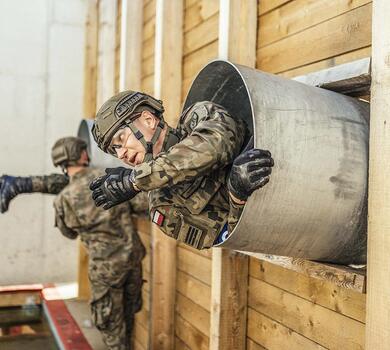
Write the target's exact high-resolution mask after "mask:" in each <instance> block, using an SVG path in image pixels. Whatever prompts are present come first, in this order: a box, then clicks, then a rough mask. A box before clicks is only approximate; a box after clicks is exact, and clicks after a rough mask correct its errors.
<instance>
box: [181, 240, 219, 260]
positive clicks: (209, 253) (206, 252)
mask: <svg viewBox="0 0 390 350" xmlns="http://www.w3.org/2000/svg"><path fill="white" fill-rule="evenodd" d="M178 246H179V247H180V248H183V249H186V250H189V251H190V252H192V253H194V254H198V255H200V256H203V257H205V258H207V259H211V257H212V249H202V250H199V249H195V248H192V247H191V246H189V245H187V244H184V243H181V242H179V243H178Z"/></svg>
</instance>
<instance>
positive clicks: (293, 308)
mask: <svg viewBox="0 0 390 350" xmlns="http://www.w3.org/2000/svg"><path fill="white" fill-rule="evenodd" d="M248 299H249V303H248V304H249V306H250V307H251V308H253V309H255V310H256V311H258V312H260V313H262V314H264V315H266V316H267V317H270V318H272V319H273V320H275V321H277V322H279V323H281V324H283V325H284V326H286V327H288V328H290V329H292V330H293V331H295V332H297V333H299V334H302V335H303V336H305V337H306V338H309V339H311V340H313V341H315V342H316V343H318V344H321V345H322V346H324V347H326V348H331V349H345V350H347V349H363V348H364V324H363V323H361V322H358V321H356V320H353V319H351V318H349V317H346V316H343V315H341V314H339V313H337V312H334V311H331V310H329V309H327V308H324V307H322V306H320V305H316V304H313V303H312V302H310V301H307V300H305V299H302V298H300V297H297V296H296V295H293V294H291V293H288V292H285V291H283V290H281V289H279V288H276V287H274V286H272V285H270V284H268V283H265V282H263V281H260V280H257V279H255V278H251V277H250V279H249V296H248ZM261 344H262V343H261ZM262 345H264V344H262Z"/></svg>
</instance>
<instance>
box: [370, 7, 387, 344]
mask: <svg viewBox="0 0 390 350" xmlns="http://www.w3.org/2000/svg"><path fill="white" fill-rule="evenodd" d="M389 16H390V2H389V1H388V0H374V1H373V18H372V29H373V30H372V63H371V64H372V68H371V69H372V87H371V122H370V123H371V124H370V162H369V187H368V188H369V194H368V217H369V221H368V266H367V269H368V286H367V306H366V307H367V324H366V349H367V350H381V349H383V350H384V349H390V254H389V252H390V180H389V173H390V117H389V115H390V22H389V20H388V18H389Z"/></svg>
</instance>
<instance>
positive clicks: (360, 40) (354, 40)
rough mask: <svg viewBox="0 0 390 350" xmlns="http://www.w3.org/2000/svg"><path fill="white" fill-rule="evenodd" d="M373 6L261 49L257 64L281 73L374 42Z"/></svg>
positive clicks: (364, 7)
mask: <svg viewBox="0 0 390 350" xmlns="http://www.w3.org/2000/svg"><path fill="white" fill-rule="evenodd" d="M371 8H372V6H371V4H367V5H365V6H361V7H359V8H356V9H354V10H352V11H349V12H347V13H345V14H343V15H341V16H338V17H335V18H332V19H330V20H329V21H326V22H323V23H320V24H318V25H316V26H313V27H310V28H308V29H307V30H304V31H302V32H299V33H297V34H294V35H291V36H289V37H287V38H284V39H282V40H279V41H277V42H275V43H273V44H270V45H268V46H265V47H263V48H261V49H258V51H257V67H258V68H259V69H261V70H264V71H267V72H271V73H280V72H283V71H287V70H290V69H293V68H296V67H299V66H303V65H307V64H309V63H313V62H316V61H320V60H324V59H327V58H329V57H334V56H337V55H341V54H344V53H346V52H349V51H353V50H356V49H359V48H362V47H366V46H369V45H371ZM313 48H321V49H320V50H316V49H313Z"/></svg>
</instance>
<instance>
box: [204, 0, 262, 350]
mask: <svg viewBox="0 0 390 350" xmlns="http://www.w3.org/2000/svg"><path fill="white" fill-rule="evenodd" d="M256 13H257V1H256V0H241V1H240V0H220V15H219V16H220V17H219V21H220V23H219V57H220V58H221V59H229V60H231V61H233V62H235V63H240V64H243V65H246V66H249V67H254V66H255V62H256V34H257V15H256ZM248 259H249V258H248V256H245V255H243V254H240V253H238V252H235V251H231V250H228V249H221V248H214V249H213V259H212V284H211V314H210V318H211V320H210V349H213V350H222V349H245V348H246V323H247V293H248V263H249V261H248Z"/></svg>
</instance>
